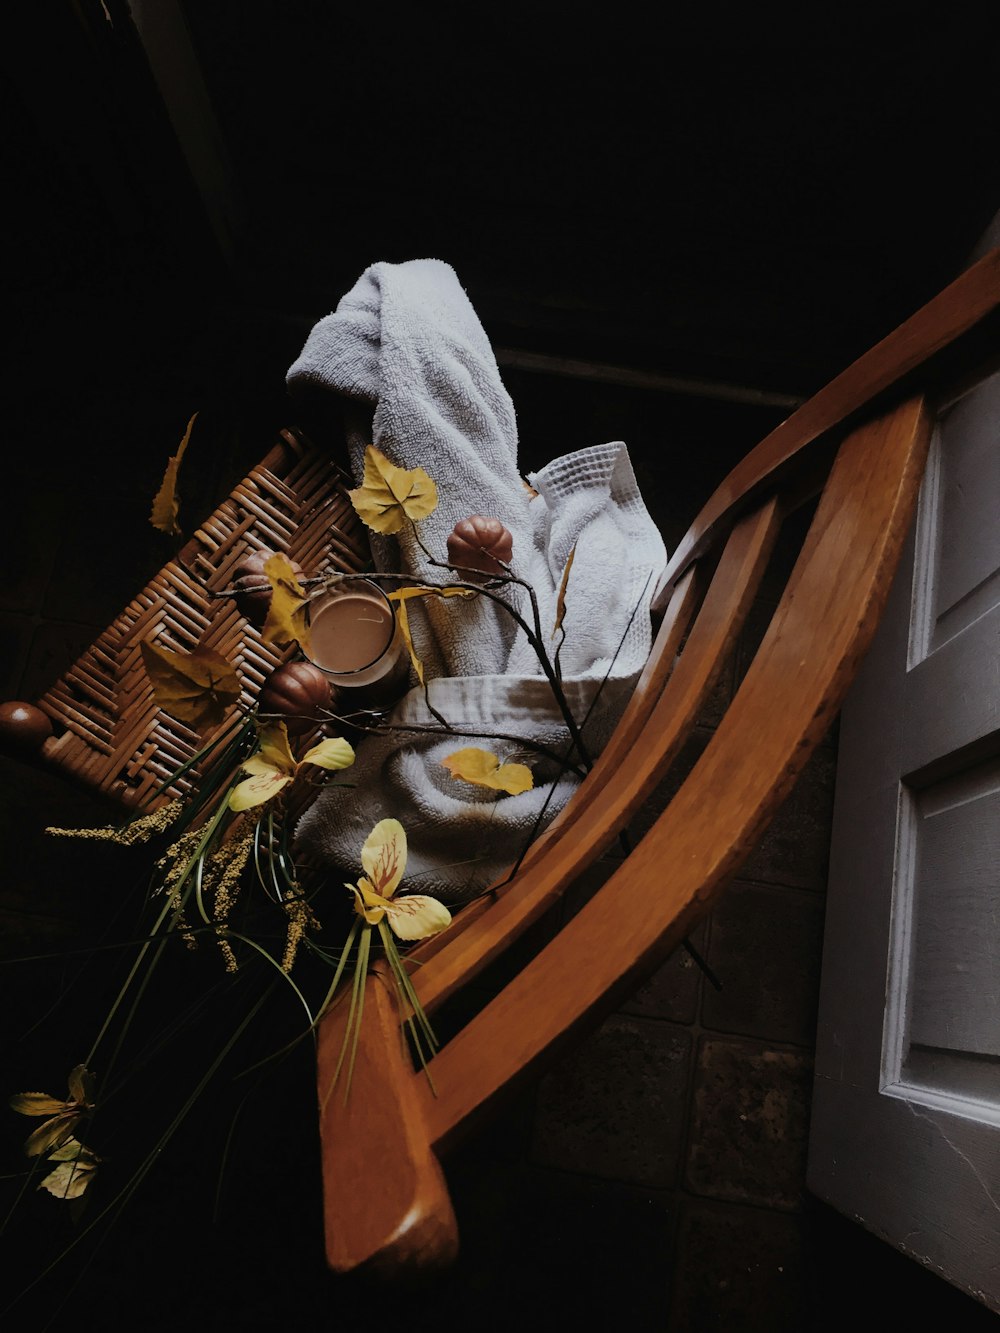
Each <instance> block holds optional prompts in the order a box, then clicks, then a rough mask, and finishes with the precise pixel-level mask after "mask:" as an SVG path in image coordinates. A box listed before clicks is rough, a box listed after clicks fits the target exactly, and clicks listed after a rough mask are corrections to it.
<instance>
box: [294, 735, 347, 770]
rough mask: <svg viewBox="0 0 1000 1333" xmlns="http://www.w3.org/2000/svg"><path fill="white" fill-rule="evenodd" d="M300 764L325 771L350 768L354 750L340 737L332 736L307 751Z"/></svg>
mask: <svg viewBox="0 0 1000 1333" xmlns="http://www.w3.org/2000/svg"><path fill="white" fill-rule="evenodd" d="M302 762H303V763H304V764H318V765H319V767H320V768H326V769H334V770H336V769H339V768H350V766H351V764H353V763H354V750H353V749H352V748H351V746H350V745H349V744H348V742H347V741H345V740H344V739H343V738H342V737H340V736H333V737H330V738H329V739H327V740H325V741H320V743H319V744H318V745H314V746H313V747H312V749H311V750H307V751H306V752H305V754H304V755H303V756H302Z"/></svg>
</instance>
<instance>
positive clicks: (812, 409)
mask: <svg viewBox="0 0 1000 1333" xmlns="http://www.w3.org/2000/svg"><path fill="white" fill-rule="evenodd" d="M998 308H1000V250H991V251H990V252H989V254H987V255H984V256H983V258H982V259H981V260H979V262H978V263H977V264H974V265H973V266H972V268H970V269H968V270H967V271H966V272H965V273H963V274H962V275H961V277H959V278H957V279H956V280H955V282H953V283H951V284H950V285H949V286H948V287H946V288H945V289H944V290H943V291H942V292H940V293H939V294H938V295H937V296H936V297H935V298H934V299H933V300H932V301H929V302H928V303H927V305H925V306H923V307H922V308H921V309H920V310H918V311H917V312H916V314H914V315H912V316H911V317H910V318H909V319H908V320H906V321H905V322H904V323H903V324H901V325H900V326H899V327H898V328H897V329H895V330H893V332H892V333H890V334H889V335H888V336H887V337H886V338H883V339H882V341H881V342H880V343H877V344H876V346H875V347H873V348H872V349H871V350H870V351H868V352H866V353H865V354H864V356H861V357H859V358H858V360H857V361H855V362H854V363H853V364H852V365H850V366H848V367H847V369H846V370H844V371H843V372H842V373H841V374H840V375H838V376H837V377H836V378H835V379H832V380H831V381H830V383H829V384H827V385H826V386H825V388H823V389H821V390H820V391H819V393H817V394H815V395H814V396H813V397H812V398H810V399H809V401H808V402H806V403H804V404H803V405H802V406H801V407H800V408H799V409H798V410H797V411H795V412H793V413H792V415H791V416H790V417H788V418H787V420H785V421H783V422H782V423H781V425H780V426H778V427H776V428H775V429H774V430H773V431H772V432H771V434H770V435H768V436H767V437H766V438H765V439H763V440H762V441H761V442H760V444H758V445H757V447H756V448H755V449H753V450H752V451H751V452H750V453H749V454H747V456H746V458H744V459H743V461H742V462H741V463H739V464H737V466H736V467H735V468H734V469H733V471H732V472H731V473H730V474H729V476H728V477H727V478H726V480H725V481H724V482H723V483H722V485H721V486H720V487H719V489H718V490H717V491H716V492H715V494H714V495H713V496H712V498H711V499H710V500H709V501H708V503H707V504H706V505H705V507H704V508H703V509H702V511H701V513H700V514H699V515H698V517H697V518H696V519H695V521H694V523H693V524H692V525H691V527H690V529H689V530H688V532H687V534H686V535H685V536H684V538H683V539H682V541H681V542H680V544H679V546H678V547H677V549H676V551H675V552H674V554H673V556H672V557H671V559H670V562H669V564H668V566H667V571H666V574H665V575H664V583H665V584H667V583H669V582H671V581H672V580H675V579H676V578H677V577H678V576H679V575H680V574H681V573H682V572H683V570H684V569H686V568H687V566H688V565H689V564H690V562H691V561H692V560H693V559H694V558H695V557H696V555H697V554H698V553H699V552H700V551H702V550H704V549H705V547H706V545H707V544H708V543H709V542H710V541H711V539H712V536H713V533H714V532H715V530H716V529H717V527H718V526H719V524H720V523H724V522H725V521H726V519H727V516H729V515H731V513H732V512H733V510H734V508H737V507H738V506H739V505H740V504H741V503H742V502H743V501H744V500H745V499H746V498H749V497H753V496H754V495H756V494H758V493H760V492H761V490H762V488H765V487H766V486H767V485H769V484H770V485H773V484H775V483H776V482H777V481H778V479H779V478H780V476H781V474H782V473H783V472H784V470H785V469H786V467H787V465H788V464H789V462H790V461H791V460H793V459H795V460H796V463H797V464H799V463H800V461H801V459H796V455H801V451H802V450H803V449H805V448H806V447H807V446H809V445H811V444H813V443H814V442H819V441H820V440H822V438H823V437H824V436H825V435H826V434H827V432H829V431H831V430H833V429H835V428H836V427H838V426H841V425H843V424H844V423H845V422H847V421H849V420H850V418H851V417H852V416H853V415H854V414H855V413H857V412H859V411H861V410H862V409H869V410H870V409H872V408H875V407H877V405H878V402H879V399H880V398H881V397H882V396H884V395H886V394H888V393H890V392H891V391H892V390H897V391H899V390H900V389H901V387H902V386H904V385H905V384H906V383H907V382H908V381H909V380H911V379H912V377H913V376H914V373H915V372H918V371H919V382H920V385H921V387H922V388H923V389H924V390H926V389H928V388H929V387H930V386H931V385H932V384H934V383H936V381H937V380H938V378H939V376H940V375H941V374H942V373H944V374H947V375H948V376H951V377H954V378H955V379H958V378H960V376H961V374H962V369H961V368H959V367H961V362H958V363H956V359H955V356H954V355H949V353H956V352H960V351H961V349H960V348H957V346H956V345H957V344H959V343H960V342H961V341H963V340H965V341H971V340H972V335H974V334H975V333H976V331H977V330H978V329H980V328H982V327H983V326H985V325H987V323H988V322H989V321H990V320H991V318H992V317H994V316H995V315H996V313H997V310H998ZM991 342H992V352H993V354H994V355H995V354H996V353H997V352H998V350H1000V344H998V342H997V340H996V339H993V340H991ZM976 351H977V353H979V354H981V353H982V349H978V348H977V349H976ZM970 355H971V353H970ZM977 359H978V358H977ZM968 361H969V358H968V357H967V358H966V362H965V367H964V368H965V369H968Z"/></svg>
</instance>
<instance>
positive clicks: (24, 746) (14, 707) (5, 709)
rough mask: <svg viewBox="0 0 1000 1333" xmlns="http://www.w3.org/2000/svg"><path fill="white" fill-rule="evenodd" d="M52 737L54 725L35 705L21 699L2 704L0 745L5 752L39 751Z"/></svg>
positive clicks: (0, 706) (0, 710) (0, 708)
mask: <svg viewBox="0 0 1000 1333" xmlns="http://www.w3.org/2000/svg"><path fill="white" fill-rule="evenodd" d="M51 735H52V723H51V722H50V721H49V719H48V718H47V717H46V715H45V714H44V713H43V712H42V710H41V709H40V708H36V707H35V705H34V704H28V703H24V702H23V701H22V700H20V699H12V700H11V701H10V702H9V703H5V704H0V745H2V747H3V748H4V749H5V750H7V751H19V752H21V753H26V752H28V751H31V750H39V749H41V747H42V745H43V744H44V743H45V741H47V740H48V739H49V737H50V736H51Z"/></svg>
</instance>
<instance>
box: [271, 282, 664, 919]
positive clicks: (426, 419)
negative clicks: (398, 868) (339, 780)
mask: <svg viewBox="0 0 1000 1333" xmlns="http://www.w3.org/2000/svg"><path fill="white" fill-rule="evenodd" d="M288 385H289V391H290V392H291V393H292V395H293V396H297V395H300V394H303V395H305V394H315V393H316V392H322V393H334V394H338V395H341V396H343V397H345V398H347V399H350V400H353V403H354V411H353V413H352V414H351V418H352V419H353V422H354V425H353V427H352V429H351V430H350V432H349V433H350V439H349V446H350V453H351V465H352V468H353V470H354V473H355V476H356V477H357V478H358V480H359V481H360V478H361V475H362V471H363V457H364V446H365V444H366V443H369V442H373V443H374V444H375V445H376V446H377V447H378V448H379V449H381V451H382V452H383V453H384V454H385V455H386V456H387V457H388V458H389V459H390V460H391V461H392V462H393V463H395V464H397V465H399V466H401V467H417V466H419V467H423V468H425V469H426V470H427V472H429V473H430V475H431V476H432V477H433V478H434V480H435V481H436V483H437V487H438V496H439V503H438V507H437V509H436V510H435V512H434V513H433V514H431V515H430V516H429V517H428V518H426V519H422V520H420V525H419V531H420V536H421V539H422V540H423V542H424V544H425V545H426V546H427V548H428V549H429V550H431V551H432V552H434V553H435V555H437V556H438V558H441V559H444V558H445V555H446V542H447V537H448V534H449V533H450V532H451V530H452V528H453V527H454V525H455V523H456V522H457V521H459V520H460V519H463V518H466V517H467V516H468V515H469V514H472V513H481V514H487V515H489V516H491V517H496V518H499V519H500V520H501V522H503V523H504V524H506V526H507V527H508V528H509V529H510V531H511V533H512V534H513V538H514V557H513V562H512V568H513V570H514V572H515V573H516V574H517V575H518V576H520V577H521V578H524V579H526V580H527V581H529V582H530V583H531V585H532V587H533V588H534V589H535V592H536V596H537V600H538V604H539V611H540V619H541V624H542V627H543V631H544V633H545V634H546V635H549V634H550V633H551V630H552V627H553V625H554V621H555V615H556V604H557V598H558V589H559V584H560V580H561V578H562V573H563V569H564V567H565V564H566V561H567V559H568V557H569V554H570V552H571V551H573V550H574V548H575V555H574V562H573V567H572V571H571V574H570V578H569V582H568V586H567V595H566V616H565V622H564V628H565V631H566V639H565V644H564V646H563V648H562V653H561V662H562V670H563V677H564V683H565V689H566V692H567V695H568V697H569V698H570V700H571V705H572V710H573V714H574V717H575V718H576V719H577V720H578V721H582V720H583V719H584V718H585V717H586V718H587V722H586V728H585V732H584V735H585V739H586V741H587V744H588V746H589V747H590V749H591V751H592V752H593V753H597V752H598V751H599V750H600V748H601V746H602V745H603V744H604V743H605V741H606V739H607V736H608V735H609V734H610V730H611V728H612V726H613V724H614V720H615V717H616V716H617V714H618V713H619V712H620V709H621V707H622V706H623V704H624V701H625V699H626V698H627V696H628V694H629V692H630V690H631V687H632V686H633V685H634V682H635V680H636V678H637V676H638V673H639V672H640V671H641V669H642V666H643V664H644V662H645V660H646V657H647V656H648V653H649V649H650V644H651V636H650V622H649V603H650V600H651V598H652V595H653V591H654V588H655V585H656V581H657V577H658V576H659V574H660V573H661V571H662V569H663V567H664V564H665V562H666V552H665V550H664V547H663V543H662V541H661V539H660V536H659V533H658V532H657V530H656V528H655V526H654V525H653V523H652V521H651V519H650V518H649V515H648V514H647V512H646V509H645V506H644V505H643V502H642V498H641V496H640V494H639V491H638V488H637V486H636V482H635V477H634V474H633V472H632V467H631V464H630V462H629V459H628V451H627V450H626V448H625V445H624V444H622V443H612V444H604V445H598V446H594V447H591V448H586V449H581V450H578V451H577V452H575V453H571V454H567V455H564V456H563V457H561V458H557V459H555V460H554V461H553V462H551V463H549V464H548V465H547V466H546V467H544V468H542V469H541V470H540V471H539V472H537V473H534V474H531V475H530V477H529V480H530V481H531V483H532V486H533V487H534V488H535V489H536V490H537V492H538V494H537V496H535V497H532V496H531V494H530V492H529V491H528V490H527V489H526V488H525V486H524V485H523V482H522V479H521V475H520V472H519V471H518V467H517V431H516V423H515V416H514V409H513V405H512V403H511V401H510V398H509V396H508V394H507V392H506V390H505V389H504V387H503V384H502V383H501V380H500V376H499V372H498V370H497V365H496V360H495V358H494V356H493V352H492V349H491V347H490V344H489V341H488V339H487V337H486V334H485V332H484V330H483V328H482V325H481V324H480V322H479V320H478V318H477V316H476V313H475V311H474V310H473V308H472V305H471V303H470V302H469V300H468V297H467V296H466V294H465V292H464V291H463V290H462V288H461V285H460V284H459V282H458V279H457V277H456V275H455V273H454V271H453V270H452V269H451V268H450V267H449V266H448V265H447V264H443V263H441V262H440V261H438V260H414V261H411V262H409V263H405V264H384V263H383V264H375V265H373V266H372V267H371V268H369V269H368V270H366V272H365V273H364V274H363V275H362V277H361V278H360V279H359V280H358V282H357V283H356V285H355V286H354V288H353V289H352V290H351V291H350V292H349V293H348V294H347V295H346V296H345V297H344V298H343V300H342V301H341V302H340V304H339V305H338V307H337V309H336V311H335V312H334V313H333V314H331V315H328V316H327V317H326V318H325V319H323V320H321V321H320V322H319V323H318V324H317V325H316V327H315V328H314V329H313V331H312V333H311V334H310V336H309V339H308V341H307V342H306V345H305V347H304V349H303V351H302V354H301V356H300V357H299V358H298V360H297V361H296V362H295V364H294V365H293V366H292V367H291V369H290V370H289V373H288ZM372 538H373V540H372V549H373V556H374V559H375V563H376V566H377V567H378V568H380V569H384V570H391V571H402V572H405V573H412V574H414V575H415V576H416V577H419V578H420V579H422V580H424V581H428V582H447V581H448V575H447V573H446V571H444V570H438V569H433V568H430V567H429V566H428V565H427V561H426V558H425V556H424V554H423V552H422V551H421V550H420V547H419V545H418V544H417V543H416V542H415V541H414V539H413V537H412V534H411V533H410V532H408V531H406V530H404V531H403V532H402V533H401V534H400V535H399V538H398V540H397V539H396V538H380V537H378V536H377V535H376V534H372ZM513 591H514V590H505V591H504V596H505V597H508V598H509V599H510V600H511V601H512V603H513V604H514V605H515V606H516V607H517V609H518V610H519V611H520V612H521V614H522V615H524V616H526V617H527V616H530V606H529V604H528V603H527V599H526V597H525V596H524V594H523V593H521V595H520V596H517V597H515V596H513ZM427 600H428V603H429V605H428V606H427V610H426V615H422V614H421V612H420V608H417V607H414V606H413V603H411V604H410V605H411V607H413V610H411V612H410V615H411V622H412V626H413V635H414V640H415V643H416V647H417V650H418V652H419V653H420V656H421V658H422V660H423V661H424V664H425V669H426V671H427V675H428V677H429V678H431V684H430V687H429V688H430V697H431V702H432V703H433V704H434V706H435V708H436V709H437V710H438V711H439V712H441V713H442V715H443V716H445V717H446V718H447V719H448V721H449V722H450V723H451V724H452V725H453V726H455V727H456V728H460V729H461V730H463V731H472V732H475V731H482V732H483V733H486V734H485V735H484V736H483V737H481V738H480V739H475V738H471V737H466V736H462V737H458V738H455V737H448V738H440V737H437V736H429V735H424V734H422V733H418V732H413V733H407V732H406V731H405V730H401V731H398V732H394V733H392V734H391V735H389V736H379V737H369V738H366V739H365V741H364V742H363V743H362V744H361V745H360V746H359V749H358V758H357V762H356V764H355V766H354V768H353V769H352V771H351V773H350V778H351V780H352V781H354V782H355V783H356V784H357V785H356V786H355V787H354V788H351V789H342V790H335V789H331V790H329V791H328V792H326V793H323V794H321V795H320V796H319V798H318V799H317V800H316V801H315V802H314V804H313V806H312V807H311V809H310V810H309V811H308V813H307V814H306V815H305V816H304V817H303V819H302V821H301V823H300V825H299V829H298V838H299V840H300V842H301V844H302V845H303V846H304V847H305V848H306V849H308V850H309V851H310V852H312V853H314V854H317V853H318V854H319V855H320V856H322V857H323V858H324V859H326V860H328V861H330V862H331V863H333V864H334V865H336V866H337V867H338V868H340V869H341V870H343V871H344V872H345V873H348V874H350V875H352V876H353V873H354V872H355V871H356V870H357V869H358V865H359V853H360V849H361V845H362V843H363V842H364V839H365V837H366V836H367V834H368V833H369V832H370V830H371V828H372V827H373V825H374V824H375V823H376V822H377V821H378V820H379V819H384V818H387V817H390V816H391V817H393V818H396V819H398V820H400V822H401V823H402V824H403V826H404V827H405V829H406V831H407V837H408V842H409V849H410V855H409V862H408V869H407V874H406V879H405V881H404V885H405V887H411V888H413V889H415V890H417V889H419V891H420V892H423V893H433V894H436V895H438V896H440V897H442V898H444V899H445V900H446V901H448V902H452V903H454V902H461V901H464V900H466V899H468V898H469V897H471V896H474V895H475V894H476V893H478V892H480V891H481V890H482V888H484V887H485V886H486V885H487V884H489V883H491V882H493V881H494V880H495V879H497V878H498V877H501V876H502V874H503V872H504V870H505V869H506V867H507V866H509V865H510V863H511V862H512V860H513V859H514V858H515V856H516V855H517V853H518V851H519V849H520V846H521V845H522V844H523V842H524V840H525V839H526V838H527V837H528V836H529V835H530V833H531V832H532V830H533V829H534V828H535V827H536V825H537V823H538V821H539V818H540V817H541V822H542V823H543V824H544V823H545V822H547V821H548V820H549V819H551V818H552V816H553V815H554V814H555V813H556V812H557V811H558V810H559V809H561V808H562V806H563V805H564V804H565V802H566V800H567V799H568V797H569V795H570V793H571V791H572V789H573V786H574V785H575V780H574V779H573V778H572V777H571V776H567V775H565V774H564V775H563V776H562V777H561V778H560V777H559V768H558V765H556V764H554V763H553V762H552V761H550V760H548V759H546V758H540V757H539V756H538V755H537V754H534V753H533V752H531V751H530V750H529V749H528V748H526V747H524V746H522V745H520V744H519V743H518V742H517V740H515V739H511V740H493V739H490V736H489V733H494V732H501V731H502V732H506V733H508V734H509V735H510V736H511V737H522V736H523V737H525V738H527V739H530V740H534V741H535V742H536V743H539V744H543V745H545V746H546V747H547V748H548V749H550V750H553V751H555V752H556V753H563V752H564V751H565V750H566V749H567V745H568V733H567V730H566V727H565V724H564V723H563V720H562V718H561V716H560V714H559V711H558V708H557V707H556V705H555V702H554V700H553V698H552V694H551V690H550V689H549V686H548V683H547V682H546V681H545V679H544V677H542V672H541V667H540V666H539V663H538V659H537V657H536V656H535V653H534V651H533V650H532V648H531V646H530V644H529V643H528V641H527V639H526V638H525V636H524V634H523V633H522V632H521V631H520V630H519V629H518V628H517V626H516V623H515V622H514V621H513V619H512V618H511V617H510V616H509V615H508V614H506V613H505V612H504V611H503V610H502V609H501V608H499V607H497V606H496V605H495V604H494V603H492V602H490V601H489V599H488V598H485V597H476V598H449V599H447V600H446V601H445V600H443V599H437V598H431V599H427ZM549 642H550V643H551V644H552V650H553V651H554V647H555V642H556V641H555V640H554V639H550V640H549ZM606 677H607V683H606V684H604V685H603V687H602V682H604V681H605V678H606ZM595 699H596V703H595ZM592 705H593V706H592ZM389 720H390V721H391V722H392V723H393V724H395V725H397V726H400V727H405V726H406V725H408V724H415V725H434V719H433V717H432V715H431V714H430V713H429V712H428V711H427V708H426V703H425V701H424V697H423V692H422V690H420V689H414V690H411V691H410V693H409V694H408V695H407V696H406V697H405V698H404V699H403V700H402V701H401V702H400V704H399V705H397V707H396V709H395V710H394V712H393V714H392V716H391V718H390V719H389ZM469 745H480V746H482V747H483V748H485V749H489V750H491V751H493V752H494V753H495V754H497V755H499V756H500V758H501V759H504V760H508V759H512V758H514V757H516V758H517V759H519V760H521V761H522V762H528V763H529V765H530V766H531V767H532V769H533V773H534V779H535V787H534V789H533V790H532V791H530V792H524V793H522V794H521V795H518V796H502V795H501V796H499V797H497V795H496V793H494V792H492V791H489V790H486V789H483V788H480V787H474V786H471V785H470V784H468V783H465V782H461V781H459V780H456V779H453V778H451V777H450V775H449V774H448V772H447V771H446V770H445V769H444V768H443V767H442V765H441V762H440V761H441V759H442V758H444V757H445V756H446V755H447V754H450V753H452V752H453V751H455V750H457V749H460V748H462V747H464V746H469Z"/></svg>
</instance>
